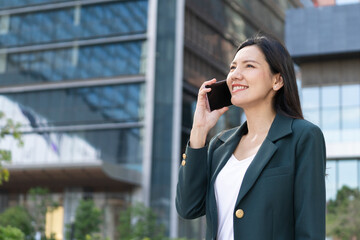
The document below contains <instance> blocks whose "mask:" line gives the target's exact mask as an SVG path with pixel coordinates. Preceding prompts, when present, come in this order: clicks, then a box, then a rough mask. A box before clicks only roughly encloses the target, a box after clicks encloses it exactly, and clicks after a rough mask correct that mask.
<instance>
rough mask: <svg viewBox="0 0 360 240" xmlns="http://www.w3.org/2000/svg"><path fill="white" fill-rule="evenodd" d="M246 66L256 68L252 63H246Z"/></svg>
mask: <svg viewBox="0 0 360 240" xmlns="http://www.w3.org/2000/svg"><path fill="white" fill-rule="evenodd" d="M246 68H255V67H254V65H252V64H246Z"/></svg>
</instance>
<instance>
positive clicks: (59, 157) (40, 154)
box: [0, 128, 143, 171]
mask: <svg viewBox="0 0 360 240" xmlns="http://www.w3.org/2000/svg"><path fill="white" fill-rule="evenodd" d="M142 139H143V136H142V129H141V128H126V129H109V130H86V131H71V132H43V133H27V134H24V135H23V141H24V146H23V147H20V148H19V147H18V146H17V144H15V143H14V142H13V141H14V140H13V139H12V138H9V139H6V140H5V142H4V141H2V142H1V143H0V147H3V146H5V144H8V145H10V146H12V147H11V148H10V149H11V151H12V162H13V163H14V164H34V165H36V164H54V163H55V164H56V163H57V164H59V163H81V162H84V163H91V162H97V161H106V162H111V163H116V164H121V165H123V166H124V167H127V168H129V169H133V170H138V171H141V170H142V167H141V165H142V161H141V159H142V157H143V156H142V153H143V141H142ZM9 141H10V142H9ZM7 149H9V148H7Z"/></svg>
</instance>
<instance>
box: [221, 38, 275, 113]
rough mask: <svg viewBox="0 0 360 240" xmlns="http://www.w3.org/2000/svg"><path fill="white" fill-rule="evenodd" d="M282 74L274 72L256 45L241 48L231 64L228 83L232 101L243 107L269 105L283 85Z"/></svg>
mask: <svg viewBox="0 0 360 240" xmlns="http://www.w3.org/2000/svg"><path fill="white" fill-rule="evenodd" d="M280 80H281V79H280V74H272V73H271V70H270V67H269V64H268V63H267V62H266V59H265V56H264V54H263V53H262V51H261V50H260V48H259V47H257V46H256V45H251V46H247V47H244V48H242V49H240V50H239V51H238V52H237V54H236V55H235V58H234V60H233V61H232V63H231V65H230V71H229V74H228V76H227V84H228V87H229V89H230V92H231V95H232V97H231V102H232V103H233V104H234V105H236V106H238V107H241V108H244V109H246V108H249V107H255V106H259V105H263V104H266V105H269V106H270V107H272V100H273V98H274V96H275V93H276V91H277V90H279V89H280V88H281V87H282V81H281V82H280Z"/></svg>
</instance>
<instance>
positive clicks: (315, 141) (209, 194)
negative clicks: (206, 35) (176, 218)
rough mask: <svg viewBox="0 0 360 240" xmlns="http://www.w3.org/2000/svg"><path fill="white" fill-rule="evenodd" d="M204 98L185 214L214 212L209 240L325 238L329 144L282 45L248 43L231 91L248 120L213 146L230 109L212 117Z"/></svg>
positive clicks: (183, 184)
mask: <svg viewBox="0 0 360 240" xmlns="http://www.w3.org/2000/svg"><path fill="white" fill-rule="evenodd" d="M215 82H216V79H212V80H210V81H207V82H205V83H204V84H203V85H202V86H201V88H200V90H199V93H198V102H197V106H196V110H195V114H194V120H193V127H192V130H191V134H190V141H189V144H188V146H187V149H186V152H185V153H184V154H183V161H182V164H181V165H182V166H181V167H180V172H179V180H178V185H177V196H176V207H177V211H178V213H179V215H180V216H181V217H183V218H186V219H193V218H197V217H200V216H203V215H205V214H206V220H207V233H206V239H217V240H229V239H235V240H240V239H241V240H247V239H248V240H267V239H274V240H291V239H297V240H298V239H312V240H314V239H319V240H324V239H325V143H324V138H323V134H322V132H321V130H320V129H319V128H318V127H317V126H315V125H313V124H312V123H310V122H308V121H306V120H304V119H303V116H302V111H301V107H300V101H299V96H298V90H297V85H296V79H295V74H294V67H293V63H292V60H291V57H290V55H289V53H288V52H287V50H286V49H285V48H284V46H283V45H282V44H281V43H280V42H279V41H277V40H275V39H273V38H271V37H269V36H265V35H261V36H260V35H259V36H255V37H253V38H250V39H248V40H246V41H245V42H243V43H242V44H241V45H240V47H239V48H238V50H237V53H236V55H235V57H234V60H233V61H232V63H231V64H230V70H229V74H228V76H227V85H228V87H229V89H230V92H231V102H232V104H233V105H235V106H238V107H241V108H242V109H243V110H244V113H245V115H246V119H247V121H246V122H245V123H244V124H243V125H242V126H241V127H238V128H234V129H230V130H227V131H224V132H221V133H220V134H218V135H217V136H215V137H214V138H213V139H212V140H211V141H210V143H209V145H205V141H206V137H207V134H208V132H209V130H210V129H211V128H212V127H213V126H214V125H215V124H216V122H217V121H218V119H219V117H220V116H221V115H222V114H224V113H225V112H226V111H227V110H228V108H227V107H224V108H222V109H219V110H214V111H210V110H209V105H208V101H207V95H206V94H207V93H208V92H209V91H211V88H205V86H206V85H211V84H213V83H215Z"/></svg>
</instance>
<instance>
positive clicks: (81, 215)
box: [68, 199, 102, 240]
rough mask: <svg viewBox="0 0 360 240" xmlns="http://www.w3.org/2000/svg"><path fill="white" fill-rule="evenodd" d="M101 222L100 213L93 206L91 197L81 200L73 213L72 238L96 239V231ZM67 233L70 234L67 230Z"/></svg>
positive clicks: (77, 239) (98, 229)
mask: <svg viewBox="0 0 360 240" xmlns="http://www.w3.org/2000/svg"><path fill="white" fill-rule="evenodd" d="M101 223H102V213H101V211H100V209H99V208H97V207H96V206H95V203H94V201H93V200H91V199H88V200H81V201H80V202H79V205H78V207H77V209H76V213H75V222H74V239H76V240H87V239H98V236H97V235H96V233H98V232H99V231H100V224H101ZM68 235H70V233H69V232H68ZM69 239H70V238H69Z"/></svg>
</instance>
